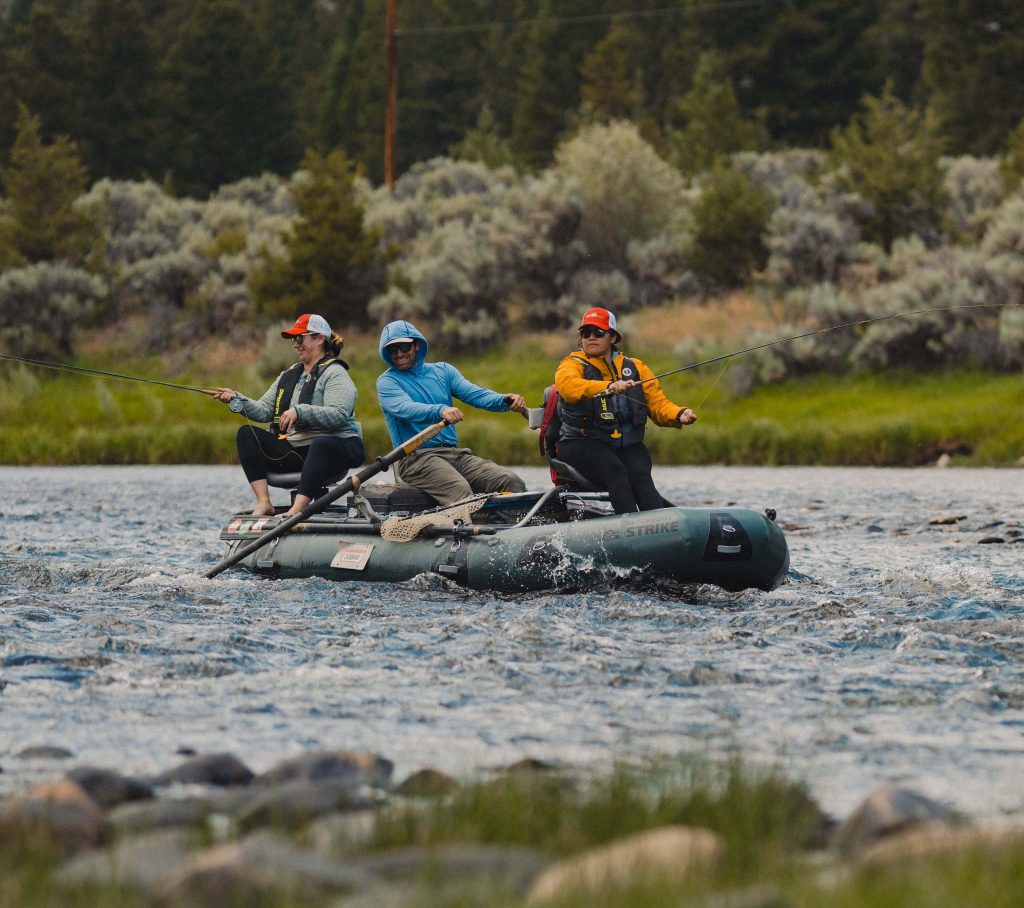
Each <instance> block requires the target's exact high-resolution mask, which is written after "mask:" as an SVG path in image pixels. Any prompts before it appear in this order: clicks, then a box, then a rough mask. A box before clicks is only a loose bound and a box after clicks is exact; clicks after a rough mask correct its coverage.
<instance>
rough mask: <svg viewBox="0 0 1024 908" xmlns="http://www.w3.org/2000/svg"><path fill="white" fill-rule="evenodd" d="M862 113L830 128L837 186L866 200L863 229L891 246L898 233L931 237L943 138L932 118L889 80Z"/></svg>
mask: <svg viewBox="0 0 1024 908" xmlns="http://www.w3.org/2000/svg"><path fill="white" fill-rule="evenodd" d="M864 109H865V112H864V115H863V116H862V117H860V118H859V119H855V120H854V121H853V122H851V123H850V124H849V125H848V126H846V127H844V128H837V129H835V130H833V132H832V150H831V153H830V158H831V163H832V167H833V168H834V170H835V172H836V176H837V178H838V180H839V182H840V184H841V185H843V186H845V187H846V188H848V189H850V190H852V191H854V192H856V193H858V194H859V195H860V196H861V198H863V199H864V200H865V201H867V202H869V203H870V206H871V211H870V213H868V214H867V215H865V216H864V219H863V224H862V227H863V229H864V232H865V236H866V237H867V238H868V239H871V240H874V241H876V242H878V243H880V244H881V245H882V246H883V247H884V248H885V249H886V250H889V249H891V248H892V243H893V241H894V240H895V239H896V238H897V237H901V236H906V235H908V234H916V235H918V236H920V237H922V238H923V239H925V240H934V239H935V238H936V233H937V229H938V223H939V219H940V214H941V208H942V203H943V187H942V168H941V166H940V164H939V157H940V154H941V151H942V142H941V140H940V138H939V135H938V131H937V129H936V125H935V122H934V120H932V119H930V118H928V117H926V116H924V115H923V114H922V113H921V112H920V111H917V110H913V109H909V108H907V107H905V106H904V105H903V104H902V103H901V102H900V101H899V99H898V98H896V97H895V95H893V92H892V86H891V84H887V85H886V86H885V89H884V90H883V92H882V96H881V97H880V98H875V97H870V96H869V97H867V98H865V99H864Z"/></svg>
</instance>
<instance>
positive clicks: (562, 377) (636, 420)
mask: <svg viewBox="0 0 1024 908" xmlns="http://www.w3.org/2000/svg"><path fill="white" fill-rule="evenodd" d="M579 332H580V348H579V351H577V352H574V353H570V354H569V355H568V356H566V357H565V358H564V359H563V360H562V361H561V362H560V363H559V364H558V370H557V371H556V372H555V387H556V389H557V390H558V394H559V396H560V397H561V403H560V405H559V408H560V409H559V412H560V416H561V422H562V424H561V428H560V430H559V433H558V458H559V460H564V461H565V462H566V463H567V464H569V465H570V466H572V467H575V468H576V469H577V470H579V472H580V473H582V474H583V475H584V476H585V477H586V478H587V479H588V480H590V482H592V483H593V484H594V485H596V486H598V487H600V488H602V489H607V490H608V495H609V498H610V499H611V503H612V507H613V508H614V509H615V513H617V514H624V513H628V512H631V511H651V510H654V509H656V508H663V507H665V506H666V501H665V499H664V498H662V497H661V493H660V492H658V490H657V489H656V488H655V487H654V480H653V478H652V477H651V455H650V452H649V451H648V450H647V446H646V445H645V444H644V431H645V428H646V425H647V419H648V417H649V418H650V419H652V420H653V421H654V422H655V423H657V424H658V425H659V426H665V427H669V428H675V429H678V428H681V427H682V426H688V425H691V424H692V423H694V422H696V421H697V414H696V413H694V412H693V410H691V409H690V408H689V407H680V406H679V405H678V404H674V403H672V401H670V400H669V399H668V398H667V397H666V396H665V392H664V391H662V390H661V385H660V384H659V382H658V380H657V379H656V378H655V377H654V373H653V372H652V371H651V370H650V368H649V367H648V366H647V365H646V364H645V363H643V362H642V361H641V360H639V359H636V358H635V357H630V356H626V355H625V354H624V353H622V352H621V351H620V350H619V348H618V345H619V343H620V342H621V341H622V335H621V334H619V332H618V330H617V328H616V321H615V316H614V315H613V314H612V313H611V312H609V311H608V310H607V309H599V308H598V309H590V310H589V311H588V312H587V313H586V314H585V315H584V316H583V319H582V320H581V322H580V327H579ZM602 392H611V393H610V394H608V395H602ZM598 395H602V396H598Z"/></svg>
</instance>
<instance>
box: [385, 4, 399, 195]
mask: <svg viewBox="0 0 1024 908" xmlns="http://www.w3.org/2000/svg"><path fill="white" fill-rule="evenodd" d="M395 3H396V0H387V11H386V12H385V14H384V28H385V31H386V32H387V35H386V37H385V44H384V46H385V55H386V60H387V71H388V97H387V103H386V105H385V110H384V185H385V186H387V188H388V189H389V190H390V191H394V188H395V108H396V107H397V106H398V85H397V84H396V82H397V76H398V36H397V35H396V34H395V32H396V30H397V18H398V17H397V13H396V11H395Z"/></svg>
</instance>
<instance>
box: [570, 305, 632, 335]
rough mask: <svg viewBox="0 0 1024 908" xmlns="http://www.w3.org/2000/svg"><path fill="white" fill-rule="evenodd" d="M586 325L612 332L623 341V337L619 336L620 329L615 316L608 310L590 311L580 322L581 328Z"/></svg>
mask: <svg viewBox="0 0 1024 908" xmlns="http://www.w3.org/2000/svg"><path fill="white" fill-rule="evenodd" d="M584 325H593V326H594V327H595V328H603V329H604V330H605V331H611V332H612V333H613V334H614V335H615V336H616V337H617V338H618V339H619V340H622V335H621V334H619V329H618V328H617V327H616V322H615V316H614V315H613V314H612V313H611V312H609V311H608V310H607V309H588V310H587V312H586V314H585V315H584V316H583V320H582V321H581V322H580V328H582V327H583V326H584Z"/></svg>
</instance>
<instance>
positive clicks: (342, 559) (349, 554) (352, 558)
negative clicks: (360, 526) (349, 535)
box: [331, 542, 373, 571]
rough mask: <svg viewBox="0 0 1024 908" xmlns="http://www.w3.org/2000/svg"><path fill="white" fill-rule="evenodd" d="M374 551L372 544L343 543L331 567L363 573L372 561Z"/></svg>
mask: <svg viewBox="0 0 1024 908" xmlns="http://www.w3.org/2000/svg"><path fill="white" fill-rule="evenodd" d="M372 551H373V543H372V542H343V543H341V544H340V545H339V546H338V554H337V555H335V556H334V558H333V560H332V561H331V567H333V568H345V569H346V570H349V571H361V570H362V569H363V568H364V567H366V562H367V561H369V560H370V552H372Z"/></svg>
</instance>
